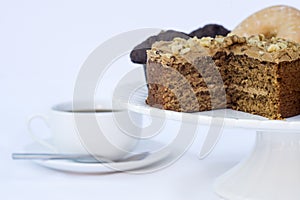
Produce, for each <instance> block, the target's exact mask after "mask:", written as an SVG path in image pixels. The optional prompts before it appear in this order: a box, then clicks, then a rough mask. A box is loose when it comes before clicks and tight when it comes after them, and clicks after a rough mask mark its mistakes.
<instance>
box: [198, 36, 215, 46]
mask: <svg viewBox="0 0 300 200" xmlns="http://www.w3.org/2000/svg"><path fill="white" fill-rule="evenodd" d="M212 40H213V38H211V37H203V38H201V39H200V41H199V42H200V45H201V46H204V47H209V46H210V45H211V41H212Z"/></svg>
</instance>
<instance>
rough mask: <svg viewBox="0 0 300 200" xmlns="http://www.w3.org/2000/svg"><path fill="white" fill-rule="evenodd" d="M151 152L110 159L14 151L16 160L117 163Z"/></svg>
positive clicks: (143, 156) (83, 155)
mask: <svg viewBox="0 0 300 200" xmlns="http://www.w3.org/2000/svg"><path fill="white" fill-rule="evenodd" d="M149 154H150V153H149V152H142V153H138V154H134V155H131V156H127V157H125V158H121V159H119V160H110V159H108V158H104V157H102V156H97V155H91V154H57V153H13V154H12V159H14V160H70V161H74V162H81V163H116V162H129V161H138V160H142V159H144V158H146V157H147V156H148V155H149Z"/></svg>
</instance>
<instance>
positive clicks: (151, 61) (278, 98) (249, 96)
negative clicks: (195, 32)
mask: <svg viewBox="0 0 300 200" xmlns="http://www.w3.org/2000/svg"><path fill="white" fill-rule="evenodd" d="M299 50H300V46H299V44H297V43H293V42H290V41H287V40H284V39H280V38H270V39H267V38H265V37H264V36H263V35H259V36H252V37H250V38H247V39H246V38H244V37H238V36H235V35H232V36H227V37H217V38H209V37H205V38H201V39H197V38H191V39H188V40H185V39H180V38H175V39H174V40H173V41H169V42H165V41H161V42H157V43H155V44H154V45H153V46H152V49H151V50H149V51H148V54H147V56H148V61H147V76H148V85H149V90H148V97H147V100H146V103H147V104H149V105H151V106H154V107H158V108H162V109H166V110H174V111H179V112H197V111H206V110H211V109H218V108H225V107H227V108H232V109H235V110H240V111H244V112H248V113H252V114H257V115H261V116H264V117H267V118H270V119H283V118H286V117H291V116H294V115H298V114H300V51H299Z"/></svg>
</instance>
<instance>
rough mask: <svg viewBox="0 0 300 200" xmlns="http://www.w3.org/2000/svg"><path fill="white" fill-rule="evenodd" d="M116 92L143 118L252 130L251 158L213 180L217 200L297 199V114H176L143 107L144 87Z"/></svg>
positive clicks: (299, 128)
mask: <svg viewBox="0 0 300 200" xmlns="http://www.w3.org/2000/svg"><path fill="white" fill-rule="evenodd" d="M120 91H122V92H121V93H122V94H121V95H120V94H119V97H118V99H119V100H120V99H122V98H123V101H124V100H126V101H127V102H128V108H129V110H133V111H135V112H139V113H142V114H145V115H149V113H150V112H151V111H154V110H155V112H154V113H156V114H155V115H156V116H158V117H159V116H161V117H165V118H167V119H173V120H184V121H183V122H184V123H185V122H186V123H190V122H192V121H193V120H192V119H193V118H197V122H198V123H201V124H207V125H209V124H211V121H212V120H213V119H217V118H222V120H221V121H222V124H223V125H224V127H230V128H245V129H252V130H255V131H256V134H257V139H256V145H255V147H254V149H253V152H252V153H251V155H250V156H249V157H248V158H247V159H245V160H244V161H242V162H241V163H239V164H238V165H237V166H235V167H234V168H233V169H231V170H230V171H228V172H227V173H225V174H224V175H222V176H221V177H219V178H218V179H217V180H216V182H215V185H214V188H215V192H216V193H217V194H218V195H219V196H220V197H222V198H224V199H226V200H299V199H300V115H299V116H296V117H292V118H289V119H286V120H268V119H266V118H263V117H259V116H256V115H251V114H246V113H243V112H238V111H233V110H230V109H226V110H217V111H209V112H198V113H193V114H191V113H178V112H173V111H163V110H159V109H155V108H152V107H149V106H148V105H146V104H145V98H146V96H147V88H146V87H141V88H138V89H136V88H135V87H134V86H126V87H123V88H122V89H121V90H120ZM183 115H185V117H184V118H183V117H182V116H183ZM151 116H153V112H152V115H151ZM194 122H195V120H194Z"/></svg>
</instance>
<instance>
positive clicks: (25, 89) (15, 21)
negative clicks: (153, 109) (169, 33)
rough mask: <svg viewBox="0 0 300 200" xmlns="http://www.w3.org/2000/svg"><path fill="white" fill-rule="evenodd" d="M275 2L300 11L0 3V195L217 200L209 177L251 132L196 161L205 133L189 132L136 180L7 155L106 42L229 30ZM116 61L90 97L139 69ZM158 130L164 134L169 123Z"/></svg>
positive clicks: (69, 90)
mask: <svg viewBox="0 0 300 200" xmlns="http://www.w3.org/2000/svg"><path fill="white" fill-rule="evenodd" d="M220 2H222V3H221V4H222V6H219V5H220ZM142 4H145V5H142ZM275 4H288V5H292V6H295V7H298V8H300V3H299V2H297V1H292V0H290V1H271V0H268V1H264V2H261V1H251V2H242V1H233V0H231V1H216V0H212V1H209V2H200V1H199V2H197V1H184V2H181V3H179V2H178V3H176V2H174V1H165V2H161V1H158V0H153V1H152V2H147V3H146V2H145V3H144V2H143V3H142V1H137V0H136V1H115V0H111V1H105V3H104V2H102V1H70V0H69V1H34V0H29V1H21V0H19V1H8V2H4V1H2V2H1V4H0V5H1V6H0V27H1V31H0V36H1V37H0V55H1V59H0V66H1V72H0V91H1V104H0V110H1V115H0V121H1V123H0V135H1V139H0V163H1V165H0V188H1V189H0V198H1V199H30V200H35V199H63V198H67V199H130V200H135V199H136V200H138V199H149V200H150V199H151V200H152V199H156V200H160V199H163V200H167V199H170V200H171V199H172V200H176V199H178V200H181V199H189V200H192V199H205V200H217V199H219V198H218V197H217V196H216V195H215V194H214V193H213V183H214V180H215V178H217V177H218V176H220V175H221V174H223V173H224V172H226V171H227V170H228V169H230V168H231V167H233V166H234V165H236V164H237V163H238V162H240V161H241V160H242V159H243V158H245V157H246V156H247V155H248V154H249V152H250V150H251V148H252V146H253V144H254V138H255V133H254V132H253V131H249V130H243V129H235V130H232V129H225V130H224V134H223V137H222V138H221V140H220V142H219V144H218V145H217V147H216V149H215V150H214V152H213V153H212V154H211V155H210V156H209V157H207V158H206V159H205V160H199V159H198V157H197V156H198V154H199V151H200V148H201V144H202V142H203V138H204V136H205V134H199V135H198V137H197V139H196V140H195V142H194V144H193V145H192V146H191V148H190V149H189V150H188V151H187V153H186V154H185V155H184V156H183V157H182V158H181V159H180V160H178V161H177V162H176V163H174V164H173V165H171V166H170V167H167V168H165V169H163V170H159V171H156V172H154V173H149V174H141V175H133V174H126V173H116V174H109V175H84V174H72V173H62V172H58V171H53V170H49V169H46V168H43V167H40V166H38V165H36V164H34V163H32V162H29V161H13V160H12V159H11V153H12V152H19V151H22V148H23V147H24V146H25V145H27V144H30V143H31V142H32V141H31V139H30V138H29V136H28V131H27V129H26V120H27V118H28V117H29V116H30V115H31V114H35V113H44V112H46V111H47V110H48V108H49V107H50V106H51V105H53V104H55V103H58V102H62V101H68V100H71V99H72V94H73V87H74V82H75V78H76V76H77V73H78V71H79V69H80V66H81V64H82V63H83V61H84V60H85V59H86V57H87V56H88V55H89V53H90V52H91V51H92V50H93V49H94V48H96V47H97V46H98V45H99V44H101V43H102V42H103V41H105V40H107V39H109V38H110V37H111V36H113V35H116V34H119V33H122V32H125V31H129V30H134V29H138V28H145V27H151V28H162V29H168V28H173V29H177V30H182V31H187V32H188V31H191V30H194V29H196V28H198V27H200V26H203V25H205V24H206V23H211V22H215V23H221V24H223V25H224V26H225V27H227V28H229V29H232V28H233V27H234V26H235V25H237V24H238V23H239V22H240V21H241V20H242V19H243V18H245V17H246V16H248V15H249V14H251V13H253V12H254V11H256V10H259V9H261V8H264V7H266V6H268V5H275ZM117 5H118V6H117ZM158 5H159V7H158ZM217 6H219V8H216V7H217ZM151 10H155V12H151ZM215 10H217V11H216V12H215ZM124 59H125V60H123V61H122V62H123V63H126V64H125V65H124V66H123V68H122V69H120V71H119V72H118V75H111V74H108V75H107V77H108V78H107V79H106V81H109V83H110V84H111V85H112V86H111V88H108V89H107V91H106V93H105V95H103V94H97V95H99V96H98V97H99V98H100V99H101V98H102V99H109V98H110V96H111V94H112V91H113V86H114V84H115V83H116V82H118V79H119V78H120V76H122V74H124V73H126V71H128V70H130V69H132V68H134V67H139V66H136V65H134V64H131V63H130V62H129V61H128V58H124ZM203 130H205V127H203ZM168 131H170V132H172V127H169V129H168ZM204 132H205V131H204Z"/></svg>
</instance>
